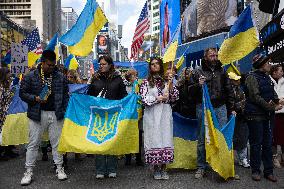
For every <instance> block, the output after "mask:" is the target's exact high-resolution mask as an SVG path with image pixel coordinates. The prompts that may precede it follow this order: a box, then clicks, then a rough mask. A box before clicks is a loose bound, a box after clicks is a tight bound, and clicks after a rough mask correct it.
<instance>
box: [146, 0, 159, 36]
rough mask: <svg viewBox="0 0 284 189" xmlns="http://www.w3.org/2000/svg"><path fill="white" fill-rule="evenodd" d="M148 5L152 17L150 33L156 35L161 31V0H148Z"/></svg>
mask: <svg viewBox="0 0 284 189" xmlns="http://www.w3.org/2000/svg"><path fill="white" fill-rule="evenodd" d="M148 7H149V17H150V29H149V31H148V35H149V34H150V35H154V34H157V33H160V0H148ZM146 35H147V34H146Z"/></svg>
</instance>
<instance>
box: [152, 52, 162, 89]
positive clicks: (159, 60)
mask: <svg viewBox="0 0 284 189" xmlns="http://www.w3.org/2000/svg"><path fill="white" fill-rule="evenodd" d="M154 60H157V61H158V63H159V65H160V71H159V73H158V75H159V77H160V78H161V79H162V80H163V81H164V65H163V60H162V59H161V58H159V57H151V58H150V63H149V75H148V81H149V84H150V86H151V87H154V86H155V83H154V75H156V73H154V72H152V71H151V63H152V62H153V61H154Z"/></svg>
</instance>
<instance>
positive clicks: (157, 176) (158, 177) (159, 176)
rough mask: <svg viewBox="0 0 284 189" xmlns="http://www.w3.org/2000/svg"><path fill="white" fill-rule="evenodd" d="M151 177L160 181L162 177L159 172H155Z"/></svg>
mask: <svg viewBox="0 0 284 189" xmlns="http://www.w3.org/2000/svg"><path fill="white" fill-rule="evenodd" d="M153 176H154V179H155V180H161V179H162V175H161V172H160V171H155V172H154V175H153Z"/></svg>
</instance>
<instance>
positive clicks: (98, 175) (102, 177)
mask: <svg viewBox="0 0 284 189" xmlns="http://www.w3.org/2000/svg"><path fill="white" fill-rule="evenodd" d="M104 178H105V176H104V175H102V174H97V175H96V179H104Z"/></svg>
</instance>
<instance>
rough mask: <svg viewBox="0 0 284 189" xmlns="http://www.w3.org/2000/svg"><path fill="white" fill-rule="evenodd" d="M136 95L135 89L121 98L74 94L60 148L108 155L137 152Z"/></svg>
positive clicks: (70, 102) (67, 112) (70, 101)
mask: <svg viewBox="0 0 284 189" xmlns="http://www.w3.org/2000/svg"><path fill="white" fill-rule="evenodd" d="M137 98H138V97H137V95H136V94H133V93H132V94H129V95H128V96H127V97H125V98H123V99H122V100H107V99H104V98H97V97H92V96H88V95H82V94H73V95H72V96H71V98H70V100H69V104H68V108H67V111H66V114H65V120H64V126H63V130H62V134H61V138H60V142H59V146H58V150H59V151H60V152H77V153H87V154H109V155H121V154H129V153H137V152H138V148H139V144H138V143H139V142H138V137H139V134H138V132H139V131H138V113H137Z"/></svg>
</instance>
